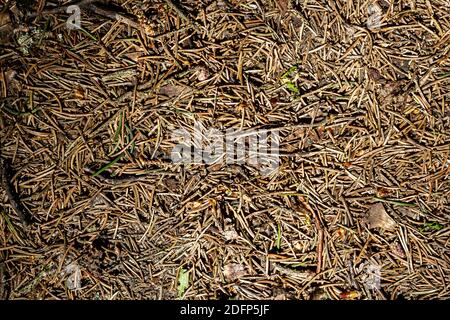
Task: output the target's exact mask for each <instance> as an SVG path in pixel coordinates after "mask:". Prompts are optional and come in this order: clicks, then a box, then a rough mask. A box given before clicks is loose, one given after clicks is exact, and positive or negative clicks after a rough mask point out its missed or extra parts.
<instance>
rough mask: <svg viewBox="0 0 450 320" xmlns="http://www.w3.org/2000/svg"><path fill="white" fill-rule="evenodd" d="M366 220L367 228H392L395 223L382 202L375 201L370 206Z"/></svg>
mask: <svg viewBox="0 0 450 320" xmlns="http://www.w3.org/2000/svg"><path fill="white" fill-rule="evenodd" d="M366 220H367V223H368V225H369V229H374V228H382V229H386V230H394V229H395V226H396V225H397V224H396V222H395V221H394V219H392V218H391V217H390V216H389V215H388V214H387V212H386V209H384V206H383V204H382V203H376V204H373V205H372V206H371V207H370V209H369V212H368V213H367V218H366Z"/></svg>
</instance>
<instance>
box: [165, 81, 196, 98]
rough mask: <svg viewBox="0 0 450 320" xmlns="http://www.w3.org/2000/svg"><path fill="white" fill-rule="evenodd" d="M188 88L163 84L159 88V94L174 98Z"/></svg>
mask: <svg viewBox="0 0 450 320" xmlns="http://www.w3.org/2000/svg"><path fill="white" fill-rule="evenodd" d="M188 89H189V88H187V87H185V86H179V85H171V84H168V85H165V86H163V87H161V88H160V89H159V94H162V95H164V96H167V97H169V98H175V97H178V96H180V95H181V94H182V93H184V92H186V91H187V90H188Z"/></svg>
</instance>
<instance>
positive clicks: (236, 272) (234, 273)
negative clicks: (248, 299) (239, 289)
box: [223, 263, 247, 281]
mask: <svg viewBox="0 0 450 320" xmlns="http://www.w3.org/2000/svg"><path fill="white" fill-rule="evenodd" d="M223 274H224V276H225V278H226V279H227V280H229V281H234V280H236V279H239V278H240V277H242V276H245V275H246V274H247V271H246V270H245V267H244V266H243V265H241V264H239V263H230V264H227V265H226V266H225V267H224V270H223Z"/></svg>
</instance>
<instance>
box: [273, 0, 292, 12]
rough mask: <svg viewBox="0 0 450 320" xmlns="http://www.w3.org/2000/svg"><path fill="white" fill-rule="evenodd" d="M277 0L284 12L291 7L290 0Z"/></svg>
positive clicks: (278, 5)
mask: <svg viewBox="0 0 450 320" xmlns="http://www.w3.org/2000/svg"><path fill="white" fill-rule="evenodd" d="M275 2H276V4H277V7H278V8H279V9H280V11H281V13H283V14H284V13H286V11H287V10H288V9H289V0H277V1H275Z"/></svg>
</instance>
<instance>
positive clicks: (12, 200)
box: [0, 158, 31, 226]
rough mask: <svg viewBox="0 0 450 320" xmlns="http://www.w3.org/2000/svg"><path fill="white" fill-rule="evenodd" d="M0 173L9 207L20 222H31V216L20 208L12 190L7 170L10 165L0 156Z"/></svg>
mask: <svg viewBox="0 0 450 320" xmlns="http://www.w3.org/2000/svg"><path fill="white" fill-rule="evenodd" d="M0 166H1V167H0V171H1V172H0V175H1V185H2V186H3V188H4V189H5V191H6V196H7V197H8V200H9V203H10V204H11V207H12V208H13V210H14V212H15V213H16V214H17V216H18V217H19V218H20V220H21V221H22V223H23V224H24V225H25V226H27V225H29V224H30V222H31V218H30V216H29V215H28V214H26V213H25V211H24V210H23V209H22V208H23V207H22V205H21V204H20V202H19V200H18V196H17V195H16V193H15V192H14V188H13V186H12V185H11V182H10V177H9V174H8V172H9V171H10V166H9V164H8V162H7V161H6V160H3V159H1V158H0Z"/></svg>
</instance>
